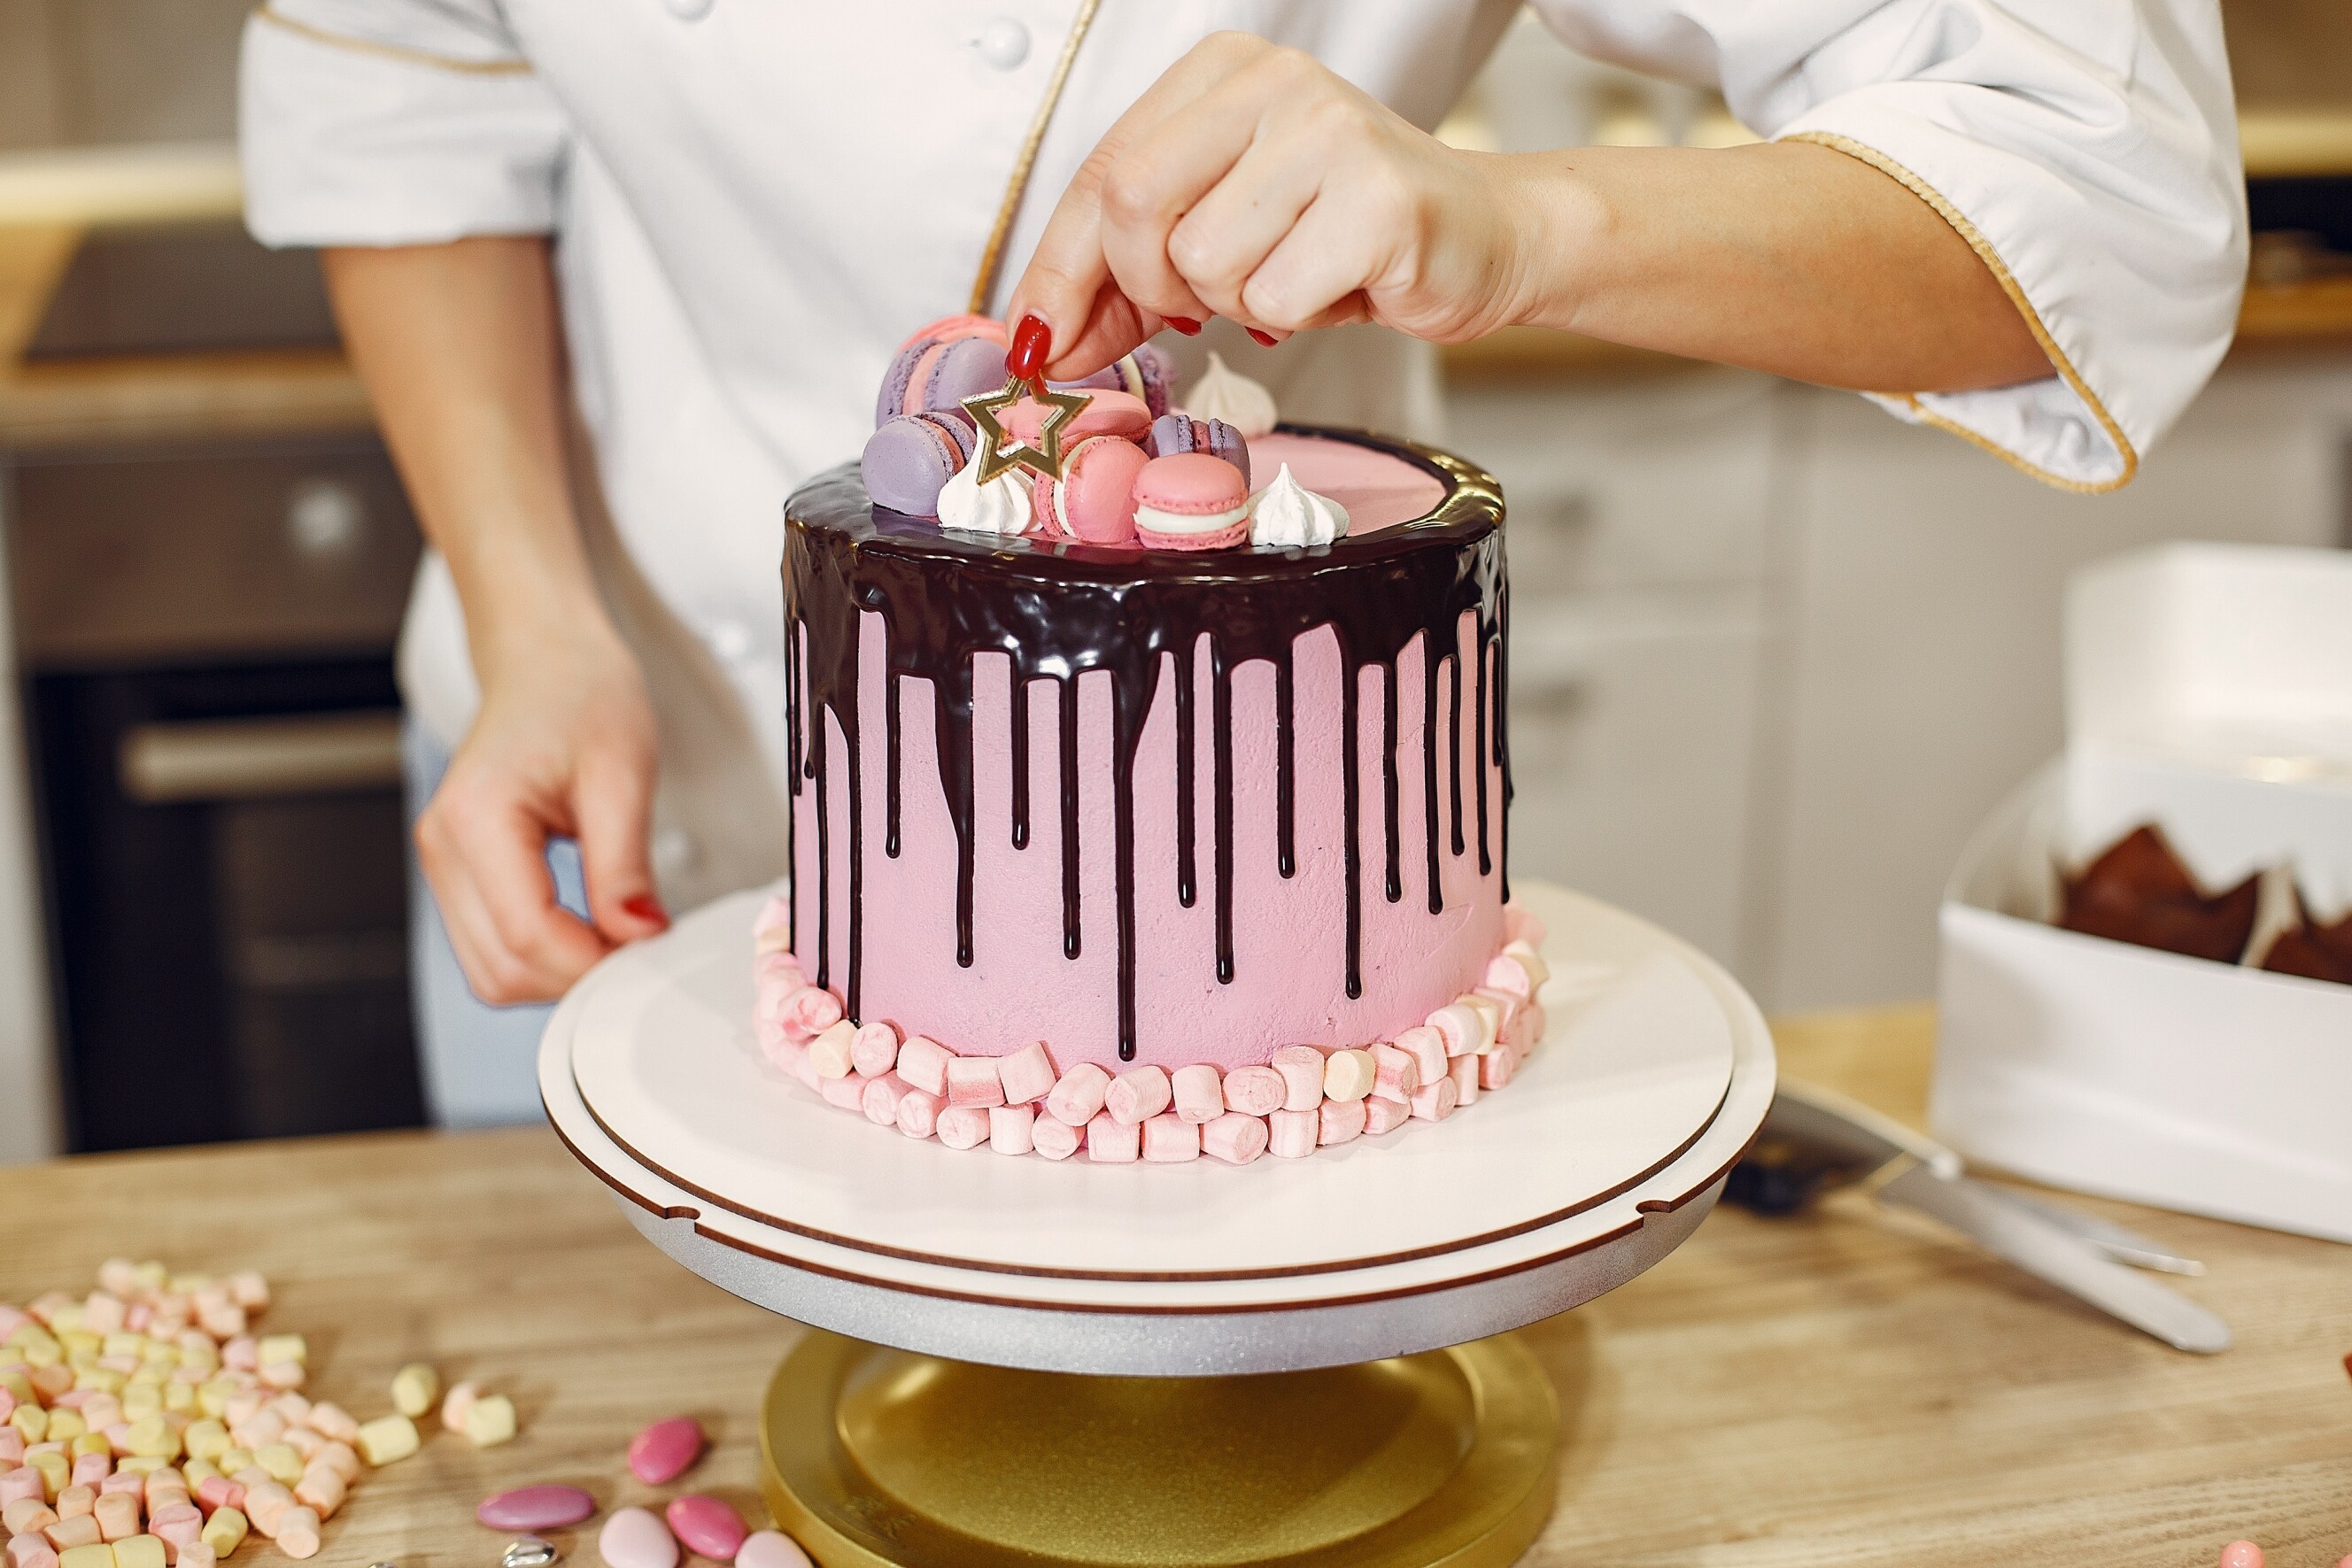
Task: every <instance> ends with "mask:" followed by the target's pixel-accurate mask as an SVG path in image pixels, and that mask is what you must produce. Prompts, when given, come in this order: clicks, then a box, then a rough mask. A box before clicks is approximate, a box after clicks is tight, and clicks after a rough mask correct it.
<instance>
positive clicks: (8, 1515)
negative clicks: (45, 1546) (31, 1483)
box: [0, 1497, 58, 1535]
mask: <svg viewBox="0 0 2352 1568" xmlns="http://www.w3.org/2000/svg"><path fill="white" fill-rule="evenodd" d="M57 1521H58V1511H57V1510H56V1509H53V1508H51V1507H50V1506H49V1505H48V1504H47V1503H45V1502H43V1501H42V1500H40V1499H39V1498H37V1497H16V1498H10V1499H9V1500H8V1505H7V1507H5V1508H0V1525H5V1527H6V1529H7V1531H8V1533H9V1534H11V1535H26V1534H29V1533H31V1532H32V1531H37V1530H47V1528H48V1527H49V1526H51V1525H53V1524H55V1523H56V1522H57Z"/></svg>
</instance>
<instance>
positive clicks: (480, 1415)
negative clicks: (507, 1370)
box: [466, 1394, 516, 1448]
mask: <svg viewBox="0 0 2352 1568" xmlns="http://www.w3.org/2000/svg"><path fill="white" fill-rule="evenodd" d="M515 1427H516V1421H515V1407H514V1401H513V1400H511V1399H509V1398H508V1397H507V1396H505V1395H503V1394H485V1395H483V1396H481V1397H480V1398H478V1399H477V1400H475V1401H474V1402H473V1403H472V1404H471V1405H468V1406H466V1441H467V1442H469V1443H471V1444H473V1445H474V1447H476V1448H496V1447H498V1446H499V1444H500V1443H504V1442H507V1441H509V1440H510V1439H511V1438H512V1437H514V1435H515Z"/></svg>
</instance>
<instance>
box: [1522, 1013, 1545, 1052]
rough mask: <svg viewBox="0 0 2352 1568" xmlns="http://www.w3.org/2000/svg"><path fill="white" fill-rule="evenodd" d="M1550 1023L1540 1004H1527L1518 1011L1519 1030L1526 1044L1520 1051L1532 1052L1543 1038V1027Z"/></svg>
mask: <svg viewBox="0 0 2352 1568" xmlns="http://www.w3.org/2000/svg"><path fill="white" fill-rule="evenodd" d="M1550 1021H1551V1019H1550V1017H1549V1015H1548V1014H1546V1013H1545V1011H1544V1009H1543V1004H1542V1003H1541V1002H1529V1003H1528V1005H1527V1006H1526V1007H1524V1008H1521V1009H1519V1030H1520V1032H1521V1035H1522V1037H1523V1038H1524V1039H1525V1040H1526V1041H1527V1043H1526V1044H1525V1045H1523V1046H1522V1047H1520V1049H1521V1050H1522V1051H1533V1050H1534V1049H1535V1048H1536V1046H1537V1044H1538V1042H1539V1041H1541V1040H1542V1039H1543V1037H1544V1027H1545V1025H1547V1024H1549V1022H1550Z"/></svg>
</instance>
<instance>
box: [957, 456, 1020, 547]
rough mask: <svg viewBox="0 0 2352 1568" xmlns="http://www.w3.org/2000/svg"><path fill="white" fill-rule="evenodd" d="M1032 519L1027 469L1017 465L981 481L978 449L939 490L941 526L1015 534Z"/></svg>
mask: <svg viewBox="0 0 2352 1568" xmlns="http://www.w3.org/2000/svg"><path fill="white" fill-rule="evenodd" d="M1029 521H1030V510H1029V480H1028V476H1027V471H1026V470H1025V469H1021V468H1014V469H1012V470H1011V471H1009V472H1007V473H1003V474H1000V475H998V476H996V477H995V478H993V479H991V480H990V481H989V482H988V483H987V484H985V485H982V483H981V482H980V454H979V453H978V452H977V451H975V452H973V454H972V455H971V462H969V463H967V464H965V465H963V466H962V467H961V468H960V469H958V470H957V471H956V476H955V477H954V478H952V479H950V480H949V481H948V482H947V486H946V487H945V488H944V489H942V490H940V527H941V528H954V529H956V530H957V531H958V532H960V533H971V534H998V535H1012V534H1021V533H1026V532H1027V531H1028V528H1029Z"/></svg>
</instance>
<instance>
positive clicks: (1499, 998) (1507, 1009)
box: [1470, 986, 1528, 1040]
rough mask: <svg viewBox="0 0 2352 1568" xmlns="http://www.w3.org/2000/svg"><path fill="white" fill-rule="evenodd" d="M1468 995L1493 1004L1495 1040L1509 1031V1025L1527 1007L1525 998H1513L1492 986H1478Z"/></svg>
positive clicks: (1506, 992)
mask: <svg viewBox="0 0 2352 1568" xmlns="http://www.w3.org/2000/svg"><path fill="white" fill-rule="evenodd" d="M1470 994H1471V996H1472V997H1474V998H1477V999H1479V1000H1482V1001H1486V1002H1491V1003H1493V1004H1494V1007H1495V1011H1496V1018H1495V1038H1496V1039H1497V1040H1500V1039H1501V1038H1502V1037H1503V1035H1504V1034H1505V1033H1506V1032H1507V1030H1509V1029H1510V1027H1511V1025H1512V1024H1513V1023H1514V1022H1516V1021H1517V1019H1518V1016H1519V1014H1520V1012H1521V1011H1522V1010H1524V1009H1526V1007H1527V1005H1528V998H1525V997H1517V996H1513V995H1512V994H1511V993H1510V992H1508V991H1500V990H1496V988H1494V987H1492V986H1480V987H1479V988H1477V989H1476V990H1475V991H1472V992H1471V993H1470Z"/></svg>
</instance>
